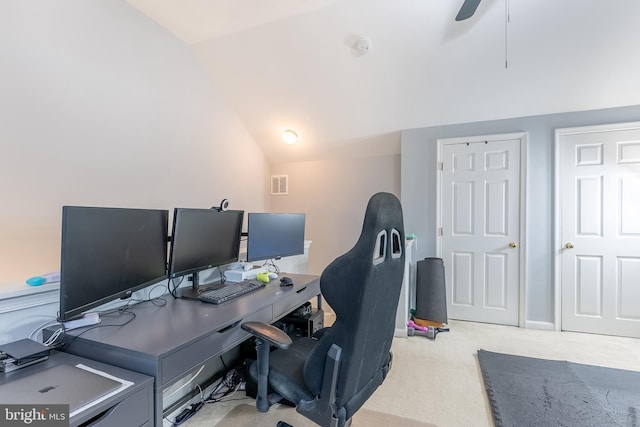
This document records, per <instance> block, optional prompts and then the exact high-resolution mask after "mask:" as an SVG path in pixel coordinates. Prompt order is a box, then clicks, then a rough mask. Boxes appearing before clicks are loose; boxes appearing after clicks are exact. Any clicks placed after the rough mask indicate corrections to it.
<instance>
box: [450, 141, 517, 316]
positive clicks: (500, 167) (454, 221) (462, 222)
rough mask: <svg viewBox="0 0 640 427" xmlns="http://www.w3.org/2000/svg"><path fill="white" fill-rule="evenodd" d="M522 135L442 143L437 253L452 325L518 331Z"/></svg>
mask: <svg viewBox="0 0 640 427" xmlns="http://www.w3.org/2000/svg"><path fill="white" fill-rule="evenodd" d="M524 138H525V135H524V134H516V135H514V134H511V135H502V136H501V135H497V136H492V137H478V138H466V139H458V138H456V139H448V140H440V141H439V143H440V146H439V147H440V159H441V177H440V188H439V192H440V204H441V205H440V219H439V222H440V224H441V228H440V236H441V238H440V251H439V252H440V254H441V257H442V259H443V261H444V264H445V281H446V288H447V314H448V317H449V318H451V319H461V320H472V321H479V322H488V323H498V324H505V325H518V323H519V304H520V302H519V301H520V294H519V289H520V268H521V267H520V255H521V247H520V244H521V236H520V227H521V221H520V214H521V200H520V179H521V178H520V172H521V165H520V161H521V156H520V150H521V145H523V141H524Z"/></svg>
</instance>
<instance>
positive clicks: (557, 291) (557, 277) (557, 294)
mask: <svg viewBox="0 0 640 427" xmlns="http://www.w3.org/2000/svg"><path fill="white" fill-rule="evenodd" d="M638 127H640V122H629V123H615V124H609V125H593V126H580V127H573V128H559V129H556V130H555V140H554V143H555V153H554V154H555V166H554V168H555V176H554V180H555V185H554V193H555V200H554V205H555V206H554V238H553V242H554V248H555V256H554V260H553V270H554V274H553V276H554V280H553V287H554V317H555V319H554V323H555V330H556V331H561V330H562V268H561V265H562V250H561V248H562V235H561V234H562V229H561V222H560V221H561V219H562V212H561V206H562V204H561V198H562V194H561V187H562V179H563V175H562V154H561V153H562V147H561V145H560V141H561V139H562V137H563V136H564V135H572V134H576V133H594V132H602V131H616V130H625V129H637V128H638Z"/></svg>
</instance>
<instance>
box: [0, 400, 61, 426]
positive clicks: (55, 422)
mask: <svg viewBox="0 0 640 427" xmlns="http://www.w3.org/2000/svg"><path fill="white" fill-rule="evenodd" d="M0 425H1V426H3V427H4V426H7V427H9V426H34V427H45V426H46V427H63V426H64V427H68V426H69V405H0Z"/></svg>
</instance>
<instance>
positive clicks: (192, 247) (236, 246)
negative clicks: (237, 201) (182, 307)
mask: <svg viewBox="0 0 640 427" xmlns="http://www.w3.org/2000/svg"><path fill="white" fill-rule="evenodd" d="M243 219H244V211H232V210H228V211H219V210H217V209H188V208H176V209H175V210H174V215H173V232H172V235H171V250H170V253H169V277H170V278H171V279H174V278H176V277H180V276H185V275H188V274H192V275H193V278H192V280H193V283H192V287H191V289H184V290H183V291H182V295H181V296H182V297H184V298H190V297H193V298H197V294H198V292H197V291H198V287H199V281H198V272H200V271H202V270H206V269H209V268H213V267H218V266H221V265H225V264H230V263H232V262H236V261H238V255H239V252H240V235H241V233H242V223H243Z"/></svg>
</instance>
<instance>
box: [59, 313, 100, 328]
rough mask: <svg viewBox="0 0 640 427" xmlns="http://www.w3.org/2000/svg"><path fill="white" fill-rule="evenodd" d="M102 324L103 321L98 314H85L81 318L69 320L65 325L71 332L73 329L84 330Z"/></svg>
mask: <svg viewBox="0 0 640 427" xmlns="http://www.w3.org/2000/svg"><path fill="white" fill-rule="evenodd" d="M100 322H101V320H100V316H99V315H98V313H85V314H84V315H83V316H82V317H81V318H79V319H73V320H69V321H67V322H64V323H63V325H64V329H65V330H67V331H70V330H71V329H76V328H82V327H84V326H91V325H97V324H98V323H100Z"/></svg>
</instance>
